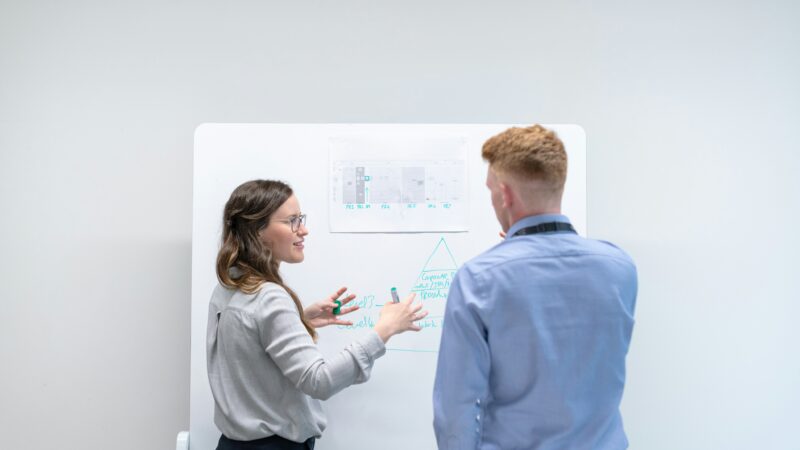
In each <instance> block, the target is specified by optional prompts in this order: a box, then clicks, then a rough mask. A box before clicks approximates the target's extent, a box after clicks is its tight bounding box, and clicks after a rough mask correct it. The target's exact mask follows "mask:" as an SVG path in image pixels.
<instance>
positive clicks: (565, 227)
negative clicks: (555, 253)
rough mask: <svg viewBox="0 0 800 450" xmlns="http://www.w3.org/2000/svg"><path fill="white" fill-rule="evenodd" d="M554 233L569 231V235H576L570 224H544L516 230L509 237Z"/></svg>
mask: <svg viewBox="0 0 800 450" xmlns="http://www.w3.org/2000/svg"><path fill="white" fill-rule="evenodd" d="M556 231H569V232H570V233H575V234H578V232H577V231H575V228H573V227H572V224H570V223H567V222H546V223H540V224H539V225H534V226H532V227H525V228H522V229H520V230H518V231H517V232H516V233H514V234H513V235H512V236H511V237H516V236H525V235H528V234H539V233H554V232H556Z"/></svg>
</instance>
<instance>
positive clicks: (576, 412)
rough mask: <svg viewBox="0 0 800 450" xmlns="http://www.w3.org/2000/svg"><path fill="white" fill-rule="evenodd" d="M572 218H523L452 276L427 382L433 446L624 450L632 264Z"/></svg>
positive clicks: (634, 284)
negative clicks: (528, 231) (576, 227)
mask: <svg viewBox="0 0 800 450" xmlns="http://www.w3.org/2000/svg"><path fill="white" fill-rule="evenodd" d="M554 221H559V222H569V219H567V217H565V216H563V215H540V216H531V217H526V218H524V219H522V220H520V221H518V222H517V223H515V224H514V225H513V226H512V227H511V229H509V230H508V237H507V238H506V239H505V240H504V241H503V242H501V243H500V244H498V245H496V246H494V247H493V248H491V249H489V250H488V251H486V252H485V253H483V254H481V255H480V256H478V257H476V258H474V259H473V260H471V261H469V262H468V263H467V264H465V265H464V266H463V267H462V268H461V269H459V271H458V272H457V273H456V276H455V278H454V279H453V284H452V286H451V287H450V293H449V296H448V298H447V307H446V310H445V316H444V324H443V328H442V340H441V346H440V348H439V363H438V367H437V370H436V382H435V386H434V394H433V405H434V428H435V431H436V440H437V442H438V444H439V448H440V449H503V450H508V449H536V450H550V449H559V450H561V449H592V450H598V449H624V448H627V446H628V440H627V438H626V436H625V431H624V430H623V427H622V417H621V415H620V412H619V404H620V400H621V399H622V390H623V387H624V385H625V355H626V354H627V352H628V345H629V344H630V340H631V331H632V329H633V323H634V320H633V312H634V307H635V303H636V290H637V279H636V267H635V265H634V264H633V261H632V260H631V258H630V257H629V256H628V255H627V254H626V253H625V252H623V251H622V250H621V249H619V248H617V247H616V246H614V245H613V244H610V243H608V242H603V241H595V240H591V239H584V238H582V237H580V236H578V235H576V234H574V233H570V232H552V233H543V234H535V235H527V236H517V237H513V235H514V233H515V232H516V231H518V230H520V229H522V228H525V227H528V226H533V225H538V224H541V223H545V222H554Z"/></svg>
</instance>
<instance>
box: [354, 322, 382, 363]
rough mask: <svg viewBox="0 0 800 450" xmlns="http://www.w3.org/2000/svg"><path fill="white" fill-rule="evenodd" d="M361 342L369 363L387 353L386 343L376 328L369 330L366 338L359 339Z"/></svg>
mask: <svg viewBox="0 0 800 450" xmlns="http://www.w3.org/2000/svg"><path fill="white" fill-rule="evenodd" d="M359 344H360V346H361V349H362V350H363V352H364V356H366V357H367V360H368V362H369V363H372V362H374V361H375V360H376V359H378V358H380V357H381V356H383V355H384V354H385V353H386V345H385V344H384V343H383V339H381V337H380V336H378V333H377V332H376V331H375V330H369V332H367V334H366V335H365V336H364V338H363V339H361V340H360V341H359Z"/></svg>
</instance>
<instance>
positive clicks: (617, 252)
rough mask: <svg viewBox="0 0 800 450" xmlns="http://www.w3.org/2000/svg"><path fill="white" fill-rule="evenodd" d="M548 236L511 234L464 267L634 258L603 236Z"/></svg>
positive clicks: (475, 270)
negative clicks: (576, 258) (543, 260)
mask: <svg viewBox="0 0 800 450" xmlns="http://www.w3.org/2000/svg"><path fill="white" fill-rule="evenodd" d="M545 239H548V238H547V237H543V236H542V237H536V238H527V237H521V238H511V239H506V240H504V241H503V242H500V243H498V244H497V245H495V246H493V247H491V248H489V249H487V250H486V251H484V252H483V253H481V254H479V255H478V256H476V257H474V258H472V259H470V260H469V261H467V262H466V263H465V264H464V266H463V267H462V270H464V271H467V272H470V273H472V274H477V273H480V272H484V271H486V270H491V269H493V268H498V267H500V266H506V265H514V264H526V263H527V261H530V260H534V259H548V258H567V257H580V256H586V257H594V258H603V259H606V258H607V259H609V260H616V261H618V262H621V263H624V264H626V265H630V266H631V267H633V268H635V265H634V262H633V259H632V258H631V257H630V255H628V253H627V252H625V251H624V250H623V249H622V248H620V247H619V246H617V245H615V244H613V243H611V242H608V241H604V240H597V239H588V238H584V237H581V236H578V235H560V236H558V237H556V238H555V239H556V240H552V239H551V240H545Z"/></svg>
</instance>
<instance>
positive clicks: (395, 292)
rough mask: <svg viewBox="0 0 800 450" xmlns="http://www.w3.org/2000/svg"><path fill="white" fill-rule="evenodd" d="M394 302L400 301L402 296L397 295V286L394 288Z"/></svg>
mask: <svg viewBox="0 0 800 450" xmlns="http://www.w3.org/2000/svg"><path fill="white" fill-rule="evenodd" d="M392 303H400V297H398V296H397V288H395V287H393V288H392Z"/></svg>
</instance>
